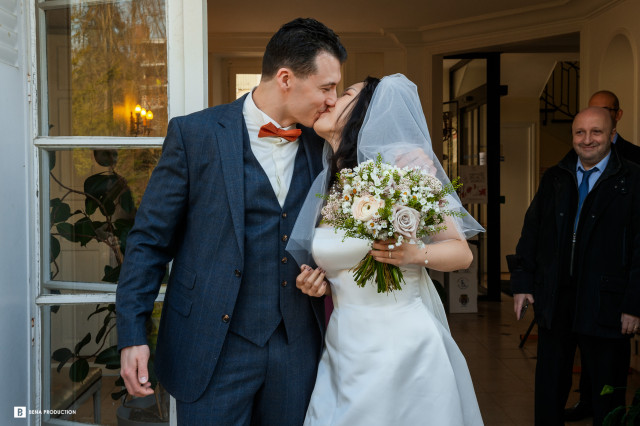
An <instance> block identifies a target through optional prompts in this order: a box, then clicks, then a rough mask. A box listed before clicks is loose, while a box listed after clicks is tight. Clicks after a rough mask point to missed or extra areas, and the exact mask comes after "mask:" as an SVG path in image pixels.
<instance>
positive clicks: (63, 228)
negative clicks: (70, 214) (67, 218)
mask: <svg viewBox="0 0 640 426" xmlns="http://www.w3.org/2000/svg"><path fill="white" fill-rule="evenodd" d="M56 229H57V230H58V233H59V234H60V235H61V236H62V237H64V238H66V239H67V240H69V241H71V242H73V243H75V242H76V240H75V235H74V233H73V225H72V224H70V223H67V222H62V223H57V224H56Z"/></svg>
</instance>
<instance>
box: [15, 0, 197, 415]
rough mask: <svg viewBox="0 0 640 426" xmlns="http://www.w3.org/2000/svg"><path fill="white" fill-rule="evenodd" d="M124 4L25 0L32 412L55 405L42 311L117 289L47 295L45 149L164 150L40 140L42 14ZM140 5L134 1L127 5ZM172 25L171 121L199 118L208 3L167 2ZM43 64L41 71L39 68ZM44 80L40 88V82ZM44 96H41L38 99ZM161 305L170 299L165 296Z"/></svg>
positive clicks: (149, 142) (85, 286) (92, 286)
mask: <svg viewBox="0 0 640 426" xmlns="http://www.w3.org/2000/svg"><path fill="white" fill-rule="evenodd" d="M115 1H118V0H53V1H47V2H44V1H42V0H26V1H25V3H27V10H28V12H29V24H30V25H29V26H30V30H29V36H30V40H29V52H30V66H29V68H30V73H29V77H30V81H29V83H30V85H29V93H28V101H29V102H30V103H31V116H30V134H31V140H32V143H31V146H30V158H31V162H30V167H31V172H32V173H31V176H32V183H31V185H30V188H31V192H32V193H31V194H30V199H31V203H32V205H31V209H30V210H31V212H32V219H31V229H32V233H31V235H32V238H31V245H32V250H31V253H33V254H34V257H33V259H32V261H31V267H30V269H31V276H32V279H31V280H30V281H29V282H30V290H29V293H30V294H31V303H30V306H31V312H32V315H31V317H32V336H31V337H32V340H31V341H32V345H31V346H32V356H31V371H32V372H33V374H32V375H31V380H30V385H31V389H32V392H31V395H32V402H33V407H32V409H35V410H37V411H36V412H41V410H42V408H43V406H45V407H46V406H48V404H49V401H48V400H49V392H48V389H49V388H48V386H49V380H50V378H49V377H48V376H49V369H44V370H45V371H43V368H42V366H43V361H44V360H43V350H44V349H45V348H48V347H49V346H48V344H49V339H48V336H45V333H44V328H43V320H45V319H44V318H43V314H42V312H43V310H45V311H46V310H47V309H42V308H43V307H49V306H51V305H78V304H97V303H115V289H116V284H108V283H76V282H74V283H68V282H55V283H53V282H50V281H49V282H47V283H46V285H47V287H49V288H54V287H55V288H59V289H71V288H73V289H76V290H78V289H79V290H85V291H100V293H85V294H64V295H55V294H41V291H42V288H43V285H44V284H45V282H44V277H48V275H49V272H48V270H47V268H49V262H48V260H47V259H49V231H48V230H49V223H48V221H49V214H48V211H47V212H45V211H43V209H44V208H45V207H46V205H45V202H46V200H44V199H43V197H42V194H45V195H46V194H48V185H49V180H48V179H46V178H45V177H43V176H42V170H43V167H42V164H41V163H42V159H41V156H40V154H41V151H42V150H51V149H70V148H93V149H96V148H111V149H114V148H116V149H121V148H159V147H161V146H162V142H163V138H162V137H153V138H150V137H146V138H139V137H135V138H134V137H96V136H93V137H81V136H80V137H69V136H57V137H51V136H39V135H40V134H41V133H42V132H41V131H40V130H39V128H40V127H41V126H43V125H44V123H41V121H40V119H39V117H40V115H41V114H46V113H47V112H48V109H47V107H48V105H47V87H46V77H45V76H46V66H47V62H46V50H45V45H44V43H40V45H39V44H38V40H37V38H36V33H37V29H38V27H39V28H44V25H40V26H38V25H37V24H38V23H40V24H44V22H42V20H43V19H44V13H43V12H42V11H44V10H49V9H55V8H64V7H68V6H69V5H73V4H80V3H85V4H90V3H107V2H115ZM121 1H135V0H121ZM165 1H166V3H165V6H166V11H165V13H166V19H167V23H166V24H167V73H168V75H167V80H168V93H167V98H168V101H167V103H168V105H167V108H168V114H169V118H172V117H176V116H180V115H185V114H188V113H191V112H195V111H199V110H201V109H203V108H205V107H206V106H207V72H208V71H207V1H206V0H165ZM39 60H40V64H41V68H40V70H39V69H38V62H39ZM41 77H42V79H43V81H42V82H40V81H39V78H41ZM40 90H42V92H40ZM156 300H157V301H160V302H161V301H163V300H164V294H160V295H159V296H158V298H157V299H156ZM29 418H30V419H31V420H30V423H31V424H34V425H41V424H43V420H44V416H43V415H39V414H38V415H33V416H29ZM170 419H171V423H170V424H172V425H175V424H177V421H176V416H175V400H174V399H173V398H171V416H170ZM46 424H52V425H77V424H78V423H76V422H69V421H65V420H58V419H48V420H47V421H46Z"/></svg>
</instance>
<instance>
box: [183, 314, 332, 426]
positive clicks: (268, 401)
mask: <svg viewBox="0 0 640 426" xmlns="http://www.w3.org/2000/svg"><path fill="white" fill-rule="evenodd" d="M320 344H321V339H320V332H319V331H318V330H313V332H310V333H308V335H303V336H302V337H300V338H298V339H296V340H295V341H293V342H291V343H287V339H286V333H285V330H284V327H283V325H282V323H281V324H280V326H278V328H277V330H276V331H275V332H274V333H273V335H272V336H271V338H270V339H269V341H268V342H267V344H266V345H265V346H263V347H260V346H257V345H255V344H253V343H251V342H249V341H248V340H246V339H244V338H242V337H240V336H238V335H236V334H234V333H231V332H229V333H228V334H227V338H226V340H225V342H224V345H223V347H222V352H221V354H220V359H219V360H218V363H217V365H216V369H215V371H214V373H213V376H212V378H211V382H210V383H209V385H208V387H207V389H206V390H205V392H204V394H203V395H202V396H201V397H200V398H199V399H198V400H196V401H195V402H193V403H185V402H181V401H176V402H177V404H176V408H177V414H178V425H180V426H191V425H198V426H200V425H204V426H207V425H210V426H220V425H234V426H256V425H265V426H267V425H274V426H275V425H278V426H280V425H283V426H287V425H291V426H299V425H301V424H302V423H303V421H304V416H305V413H306V411H307V406H308V405H309V399H310V398H311V392H312V391H313V386H314V383H315V379H316V371H317V365H318V356H319V354H320ZM193 370H194V371H193V374H198V366H197V365H194V366H193Z"/></svg>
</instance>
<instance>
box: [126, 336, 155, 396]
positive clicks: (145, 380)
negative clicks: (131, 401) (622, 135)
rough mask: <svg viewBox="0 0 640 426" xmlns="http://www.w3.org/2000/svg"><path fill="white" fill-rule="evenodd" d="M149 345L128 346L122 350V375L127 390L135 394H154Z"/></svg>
mask: <svg viewBox="0 0 640 426" xmlns="http://www.w3.org/2000/svg"><path fill="white" fill-rule="evenodd" d="M149 354H150V352H149V346H147V345H140V346H128V347H126V348H124V349H122V351H120V375H121V376H122V378H123V379H124V385H125V386H126V387H127V392H129V394H131V395H133V396H147V395H151V394H153V389H151V382H150V381H149V370H148V367H147V364H148V362H149Z"/></svg>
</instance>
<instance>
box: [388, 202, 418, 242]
mask: <svg viewBox="0 0 640 426" xmlns="http://www.w3.org/2000/svg"><path fill="white" fill-rule="evenodd" d="M391 221H392V222H393V227H394V229H395V230H396V232H397V233H399V234H400V235H404V236H405V237H407V238H416V233H417V232H418V224H419V223H420V213H418V212H417V211H416V210H415V209H412V208H411V207H406V206H393V215H392V216H391Z"/></svg>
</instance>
